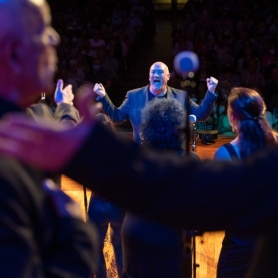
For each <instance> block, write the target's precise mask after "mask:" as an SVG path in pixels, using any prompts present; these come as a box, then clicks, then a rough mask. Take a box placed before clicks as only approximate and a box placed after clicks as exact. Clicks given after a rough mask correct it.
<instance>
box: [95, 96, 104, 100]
mask: <svg viewBox="0 0 278 278" xmlns="http://www.w3.org/2000/svg"><path fill="white" fill-rule="evenodd" d="M104 97H105V95H101V96H100V95H98V96H97V98H96V100H100V99H101V98H104Z"/></svg>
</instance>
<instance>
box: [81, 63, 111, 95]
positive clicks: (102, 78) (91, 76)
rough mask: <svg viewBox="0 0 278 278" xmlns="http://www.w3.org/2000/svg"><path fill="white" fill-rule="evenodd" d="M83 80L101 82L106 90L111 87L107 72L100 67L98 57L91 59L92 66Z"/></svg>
mask: <svg viewBox="0 0 278 278" xmlns="http://www.w3.org/2000/svg"><path fill="white" fill-rule="evenodd" d="M85 81H89V82H91V83H102V84H103V86H105V88H107V90H108V91H109V89H110V88H111V80H110V79H109V74H108V72H107V71H106V70H105V69H104V68H103V67H102V65H101V60H100V59H99V58H95V59H94V60H93V63H92V68H91V70H90V71H89V72H88V73H87V75H86V76H85Z"/></svg>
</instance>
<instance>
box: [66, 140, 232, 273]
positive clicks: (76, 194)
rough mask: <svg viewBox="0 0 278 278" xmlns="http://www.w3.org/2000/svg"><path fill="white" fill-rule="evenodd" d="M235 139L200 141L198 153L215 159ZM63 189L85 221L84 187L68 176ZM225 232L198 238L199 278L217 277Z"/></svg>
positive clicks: (111, 262) (111, 254) (111, 252)
mask: <svg viewBox="0 0 278 278" xmlns="http://www.w3.org/2000/svg"><path fill="white" fill-rule="evenodd" d="M232 139H233V137H229V136H228V137H224V136H220V135H218V139H217V140H216V141H215V143H214V144H211V145H204V144H202V143H201V142H200V141H199V140H198V142H197V147H196V152H197V154H198V155H199V156H200V158H201V159H213V155H214V153H215V151H216V150H217V149H218V148H219V147H220V146H222V145H223V144H225V143H228V142H230V141H231V140H232ZM62 189H63V190H64V191H65V192H66V193H67V194H69V195H70V196H71V197H72V198H73V199H75V200H76V201H77V202H78V203H79V204H80V206H81V208H82V209H83V212H84V219H85V217H86V216H85V215H86V213H85V209H84V189H83V186H82V185H80V184H77V183H76V182H74V181H72V180H71V179H69V178H68V177H66V176H63V177H62ZM90 195H91V191H90V190H88V189H87V199H88V201H89V198H90ZM223 235H224V233H223V232H213V233H212V232H210V233H204V234H203V235H202V236H201V237H200V236H197V237H196V263H197V264H198V265H199V267H198V268H197V270H196V274H197V275H196V277H197V278H215V277H216V267H217V261H218V257H219V252H220V249H221V245H222V239H223ZM105 248H106V250H104V251H105V252H106V253H107V254H109V256H107V257H109V261H107V262H106V263H107V267H108V269H109V268H113V264H114V262H113V250H112V247H111V245H110V244H109V238H108V244H106V245H105ZM109 272H110V275H109V278H117V275H114V274H112V273H115V269H114V270H113V271H109Z"/></svg>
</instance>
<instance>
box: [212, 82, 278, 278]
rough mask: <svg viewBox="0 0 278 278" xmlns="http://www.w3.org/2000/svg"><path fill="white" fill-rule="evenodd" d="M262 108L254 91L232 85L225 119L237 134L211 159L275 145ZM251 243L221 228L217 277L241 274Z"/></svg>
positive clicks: (234, 157)
mask: <svg viewBox="0 0 278 278" xmlns="http://www.w3.org/2000/svg"><path fill="white" fill-rule="evenodd" d="M265 111H266V105H265V103H264V101H263V99H262V97H261V96H260V94H259V93H258V92H257V91H255V90H253V89H249V88H244V87H238V88H233V89H232V91H231V93H230V95H229V98H228V118H229V121H230V124H231V126H232V128H233V131H234V132H235V133H236V135H237V136H236V138H235V139H234V140H233V141H231V142H230V143H228V144H225V145H223V146H221V147H220V148H219V149H218V150H217V151H216V153H215V156H214V158H215V159H217V160H219V159H224V160H237V159H243V158H245V157H247V156H249V155H252V154H253V153H255V152H257V151H259V150H262V149H264V148H267V147H268V146H271V145H273V144H277V141H278V136H277V133H276V132H275V131H273V130H272V129H271V128H270V126H269V125H268V123H267V122H266V120H265V118H264V114H265ZM235 209H236V208H235ZM250 209H252V208H250ZM254 209H255V208H254ZM227 217H228V216H227ZM254 246H255V238H254V237H252V236H249V235H241V234H240V232H239V233H237V234H236V233H232V232H229V231H225V237H224V240H223V243H222V249H221V252H220V257H219V261H218V268H217V277H218V278H222V277H223V278H224V277H230V278H233V277H234V278H241V277H245V276H246V274H247V272H248V268H249V265H250V262H251V259H252V258H251V257H252V253H253V248H254Z"/></svg>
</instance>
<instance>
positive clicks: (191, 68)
mask: <svg viewBox="0 0 278 278" xmlns="http://www.w3.org/2000/svg"><path fill="white" fill-rule="evenodd" d="M174 68H175V70H176V71H177V72H178V73H179V74H184V73H189V72H196V71H197V70H198V68H199V58H198V56H197V54H196V53H194V52H192V51H183V52H180V53H178V54H177V55H176V56H175V58H174Z"/></svg>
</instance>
